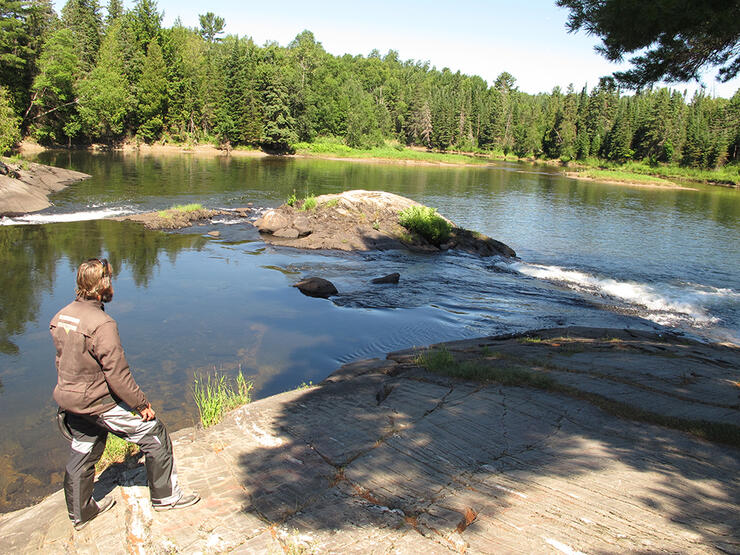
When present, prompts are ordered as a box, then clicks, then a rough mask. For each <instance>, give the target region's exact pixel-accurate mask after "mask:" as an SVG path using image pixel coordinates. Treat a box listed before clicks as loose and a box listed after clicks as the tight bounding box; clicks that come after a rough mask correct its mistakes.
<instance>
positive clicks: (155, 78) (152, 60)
mask: <svg viewBox="0 0 740 555" xmlns="http://www.w3.org/2000/svg"><path fill="white" fill-rule="evenodd" d="M147 50H148V51H147V55H146V58H145V60H144V67H143V71H142V75H141V79H140V80H139V83H138V87H137V91H138V94H137V98H138V101H139V104H138V110H137V113H138V117H139V121H140V125H139V130H138V133H137V134H138V136H140V137H141V138H142V139H144V140H145V141H147V142H151V141H153V140H155V139H157V138H158V137H159V136H160V134H161V133H162V128H163V127H164V120H165V117H166V116H165V112H166V102H167V67H166V66H165V64H164V58H163V57H162V49H161V48H160V46H159V43H158V42H157V41H156V40H152V41H151V42H150V43H149V47H148V49H147Z"/></svg>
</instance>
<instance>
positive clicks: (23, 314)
mask: <svg viewBox="0 0 740 555" xmlns="http://www.w3.org/2000/svg"><path fill="white" fill-rule="evenodd" d="M205 241H206V239H204V238H203V237H200V236H197V235H167V234H165V233H152V232H147V231H145V230H144V229H143V227H141V226H139V225H134V224H130V223H127V222H126V223H117V222H110V221H88V222H75V223H69V224H49V225H45V226H0V259H1V260H2V261H3V272H2V273H1V274H0V291H2V292H3V294H2V296H0V352H2V353H3V354H8V355H14V354H16V355H17V354H18V346H17V345H16V344H15V343H14V342H13V340H12V338H13V336H17V335H20V334H22V333H23V332H24V331H25V326H26V323H27V322H29V321H35V320H36V319H37V316H38V309H39V300H40V298H41V295H42V294H43V293H44V292H49V291H50V290H51V288H52V287H53V285H54V283H55V281H56V273H57V265H58V263H59V261H60V259H62V258H64V259H66V260H68V261H69V265H68V267H69V269H70V271H74V270H76V267H77V264H79V262H80V261H82V260H85V259H87V258H90V257H95V256H106V257H107V258H108V260H109V261H110V263H111V265H112V266H113V269H114V272H116V273H118V272H119V271H120V269H121V267H122V265H123V264H126V266H127V267H128V268H129V271H130V272H131V275H132V277H133V279H134V281H135V283H136V284H137V285H138V286H140V287H146V285H147V284H148V283H149V280H150V278H151V275H152V272H153V271H154V269H155V268H156V267H157V265H158V264H159V259H160V254H161V253H163V254H166V256H167V257H168V259H169V260H170V261H171V262H174V260H175V258H176V256H177V253H178V252H179V251H181V250H182V249H184V248H188V249H196V250H198V249H200V248H201V247H202V246H203V244H204V243H205ZM73 290H74V287H72V289H71V291H73Z"/></svg>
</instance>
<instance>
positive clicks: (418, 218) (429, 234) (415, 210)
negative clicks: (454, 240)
mask: <svg viewBox="0 0 740 555" xmlns="http://www.w3.org/2000/svg"><path fill="white" fill-rule="evenodd" d="M398 223H400V224H401V225H402V226H403V227H405V228H406V229H408V230H409V231H413V232H414V233H417V234H419V235H421V236H422V237H424V238H425V239H426V240H427V241H429V242H430V243H432V244H434V245H440V244H441V243H443V242H445V241H447V239H448V238H449V237H450V232H451V231H452V226H451V225H450V222H448V221H447V220H445V219H444V218H443V217H442V216H440V215H439V214H437V209H436V208H429V207H428V206H411V207H410V208H407V209H406V210H402V211H401V212H399V214H398Z"/></svg>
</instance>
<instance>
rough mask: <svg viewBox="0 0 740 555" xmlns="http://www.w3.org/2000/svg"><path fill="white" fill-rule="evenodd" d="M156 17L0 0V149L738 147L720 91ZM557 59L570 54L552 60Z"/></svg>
mask: <svg viewBox="0 0 740 555" xmlns="http://www.w3.org/2000/svg"><path fill="white" fill-rule="evenodd" d="M199 19H200V26H199V28H196V29H193V28H187V27H185V26H183V25H182V24H181V23H180V22H179V20H178V21H176V22H175V23H174V24H173V26H172V27H170V28H165V27H163V26H162V14H161V13H160V12H159V11H158V6H157V3H156V0H137V1H136V2H135V4H134V5H133V7H132V8H131V9H128V10H126V9H124V8H123V4H122V1H121V0H109V3H108V5H107V6H106V7H105V9H103V7H101V6H100V4H99V3H98V0H68V1H67V2H66V4H65V5H64V6H63V8H62V10H61V15H57V14H56V13H55V11H54V10H53V7H52V5H51V0H0V30H1V31H2V32H1V33H0V151H7V150H8V149H9V148H10V147H11V146H12V145H13V144H14V143H16V142H17V141H18V140H19V139H20V138H21V137H30V138H32V139H35V140H37V141H38V142H39V143H41V144H44V145H62V146H70V147H71V146H74V145H85V144H90V143H106V144H109V145H113V144H118V143H121V142H123V141H130V142H146V143H153V142H161V143H167V142H173V143H196V142H201V143H203V142H207V143H213V144H217V145H222V146H225V147H227V148H236V147H240V146H245V147H256V148H262V149H265V150H267V151H270V152H289V151H291V150H292V149H293V147H294V145H295V144H296V143H299V142H308V143H311V142H314V141H317V140H327V139H328V140H331V141H337V142H342V143H344V144H346V145H347V146H349V147H353V148H370V147H373V146H376V145H380V144H385V143H391V144H395V145H399V147H402V146H418V147H426V148H429V149H433V150H438V151H462V152H481V153H498V154H505V155H509V154H511V155H515V156H518V157H535V158H545V159H560V160H565V161H569V160H574V159H575V160H577V159H586V158H594V157H596V158H600V159H603V160H609V161H613V162H617V163H622V162H626V161H630V160H644V161H648V162H649V163H651V164H658V163H670V164H676V165H681V166H687V167H692V168H703V169H713V168H718V167H721V166H724V165H727V164H731V163H737V162H738V158H739V157H740V91H738V92H737V93H735V95H734V96H733V97H732V98H731V99H725V98H712V97H711V96H709V95H707V94H705V93H702V92H699V93H697V94H694V95H693V96H692V97H690V98H689V97H687V95H686V94H685V93H682V92H681V91H679V90H671V89H668V88H658V89H651V90H642V91H640V92H637V93H634V94H633V93H630V94H625V93H624V91H622V90H620V89H619V87H618V86H617V85H616V83H615V81H614V80H612V79H611V78H602V79H601V81H600V82H599V83H596V84H593V86H592V88H591V89H590V90H589V89H588V87H587V86H585V85H584V86H583V87H582V88H581V89H577V88H575V87H573V86H569V87H568V88H567V90H564V91H563V90H561V89H560V88H559V87H556V88H554V89H553V90H552V91H550V92H548V93H540V94H536V95H532V94H527V93H524V92H522V91H519V90H518V89H517V85H516V79H515V77H514V76H513V75H511V74H509V73H502V74H500V75H499V76H498V77H497V78H496V80H495V82H493V83H492V84H489V83H487V82H486V81H485V80H484V79H482V78H481V77H479V76H475V75H473V76H470V75H463V74H461V73H460V72H453V71H451V70H450V69H448V68H443V69H442V70H438V69H436V68H435V67H433V66H430V64H429V62H419V61H413V60H400V59H399V56H398V53H397V52H395V51H393V50H389V51H388V52H387V53H386V54H384V55H381V54H380V53H379V52H378V51H377V50H374V51H372V52H370V54H369V55H368V56H352V55H349V54H345V55H343V56H335V55H332V54H329V53H327V52H326V51H325V50H324V49H323V47H322V45H321V43H320V42H318V41H317V40H316V38H315V37H314V35H313V33H311V32H310V31H303V32H302V33H300V34H299V35H298V36H296V37H295V39H294V40H293V41H292V42H290V43H289V44H288V45H287V46H281V45H279V44H277V43H274V42H270V43H266V44H264V45H261V46H260V45H257V44H255V43H254V42H253V41H252V39H250V38H249V37H239V36H234V35H227V34H226V33H225V27H226V22H225V21H224V19H223V18H221V17H219V16H217V15H215V14H213V13H211V12H208V13H206V14H204V15H201V16H200V18H199ZM564 63H567V61H564Z"/></svg>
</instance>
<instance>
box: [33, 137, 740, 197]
mask: <svg viewBox="0 0 740 555" xmlns="http://www.w3.org/2000/svg"><path fill="white" fill-rule="evenodd" d="M47 150H48V151H53V150H57V149H54V148H46V147H43V146H40V145H38V144H36V143H29V142H23V143H22V144H21V147H20V149H19V151H20V153H21V154H35V153H38V152H43V151H47ZM85 150H87V151H89V152H100V151H104V150H105V147H103V146H101V145H91V146H90V147H88V148H87V149H85ZM114 150H115V151H116V152H121V153H123V154H124V155H131V154H136V155H139V154H141V155H145V156H146V155H156V156H173V155H178V156H179V155H183V154H187V155H191V156H199V157H214V156H224V157H226V156H233V157H235V158H267V157H270V156H276V157H281V158H283V157H284V158H303V159H317V160H328V161H332V162H352V163H364V164H386V165H397V166H419V167H440V168H462V167H481V168H482V167H486V165H487V162H490V163H493V162H496V161H498V160H495V159H486V158H476V157H474V155H473V154H470V153H468V154H461V153H430V154H431V155H433V156H434V158H435V159H430V160H423V159H421V160H420V159H413V158H404V157H403V156H402V155H401V154H400V152H402V151H399V157H393V158H389V157H384V156H373V155H369V156H358V155H353V153H349V154H348V155H347V156H342V155H337V154H336V153H332V152H324V153H312V152H305V151H304V152H299V153H297V154H285V155H273V154H269V153H267V152H264V151H261V150H256V149H255V150H251V149H241V148H237V149H231V150H228V151H227V150H224V149H220V148H218V147H216V146H214V145H211V144H199V145H182V144H164V145H162V144H152V145H149V144H140V145H136V144H131V143H125V144H123V145H122V146H120V147H116V148H115V149H114ZM411 150H412V151H414V152H420V151H421V150H420V149H411ZM424 152H426V151H424ZM445 156H450V157H454V160H453V159H452V158H451V159H450V160H449V161H446V160H444V159H438V158H440V157H442V158H443V157H445ZM463 157H468V158H469V160H465V159H462V158H463ZM517 161H519V162H524V163H529V164H544V165H547V166H551V167H557V166H559V163H557V161H554V160H549V161H548V160H533V159H521V158H520V159H517ZM558 169H559V170H560V173H561V175H563V176H564V177H568V178H570V179H577V180H579V181H585V182H597V183H604V184H608V185H619V186H626V187H639V188H649V189H667V190H696V189H695V188H694V187H691V186H689V185H679V184H676V183H673V182H670V178H657V177H656V181H655V182H651V181H649V180H646V179H645V178H644V176H643V174H635V175H636V176H639V178H638V177H636V178H635V179H634V180H630V179H629V178H626V179H624V178H620V179H610V178H609V177H608V176H606V175H605V176H604V177H596V178H594V177H591V176H589V175H582V174H581V172H579V171H573V169H572V168H561V167H558ZM569 169H570V171H568V170H569ZM658 180H661V181H664V182H663V183H661V182H659V181H658ZM688 181H689V182H690V183H697V184H709V185H715V186H725V187H727V186H730V187H732V185H726V184H722V183H711V182H709V183H707V182H705V181H693V180H688ZM37 210H38V209H37Z"/></svg>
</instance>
